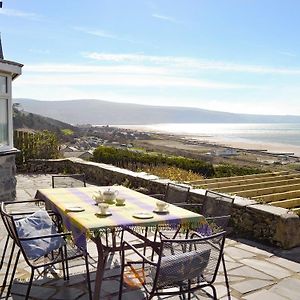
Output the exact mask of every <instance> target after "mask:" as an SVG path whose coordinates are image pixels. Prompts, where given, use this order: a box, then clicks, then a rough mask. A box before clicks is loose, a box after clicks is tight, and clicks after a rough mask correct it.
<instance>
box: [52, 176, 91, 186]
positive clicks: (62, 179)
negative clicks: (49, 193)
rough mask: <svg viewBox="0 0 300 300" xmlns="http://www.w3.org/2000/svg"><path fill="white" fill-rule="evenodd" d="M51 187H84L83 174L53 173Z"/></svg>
mask: <svg viewBox="0 0 300 300" xmlns="http://www.w3.org/2000/svg"><path fill="white" fill-rule="evenodd" d="M52 187H53V188H66V187H86V180H85V174H68V175H53V176H52Z"/></svg>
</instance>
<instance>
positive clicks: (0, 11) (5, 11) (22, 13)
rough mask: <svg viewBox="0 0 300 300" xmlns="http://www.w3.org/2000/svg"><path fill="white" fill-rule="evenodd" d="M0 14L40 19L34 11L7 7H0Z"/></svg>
mask: <svg viewBox="0 0 300 300" xmlns="http://www.w3.org/2000/svg"><path fill="white" fill-rule="evenodd" d="M0 14H2V15H5V16H9V17H18V18H25V19H30V20H35V21H37V20H40V19H41V16H40V15H37V14H35V13H30V12H25V11H20V10H15V9H9V8H2V9H0Z"/></svg>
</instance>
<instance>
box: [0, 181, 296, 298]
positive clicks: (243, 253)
mask: <svg viewBox="0 0 300 300" xmlns="http://www.w3.org/2000/svg"><path fill="white" fill-rule="evenodd" d="M46 187H51V175H18V176H17V199H18V200H27V199H30V198H33V197H34V195H35V192H36V190H37V189H38V188H46ZM24 208H25V209H28V206H24V205H22V206H20V209H24ZM1 228H2V229H4V226H3V224H2V223H1ZM299 230H300V228H299ZM125 239H133V237H132V236H130V235H127V236H125ZM4 242H5V230H1V231H0V249H1V250H2V249H3V247H4ZM1 253H2V252H1ZM89 253H90V256H91V258H90V270H91V280H92V288H93V284H94V281H95V267H96V264H95V262H96V261H97V251H96V249H95V246H94V245H93V243H92V242H89ZM131 255H132V254H131V253H128V256H129V257H130V256H131ZM225 257H226V265H227V270H228V274H229V280H230V289H231V298H230V299H232V300H234V299H245V300H253V299H264V300H268V299H270V300H280V299H293V300H298V299H300V247H299V248H294V249H292V250H281V249H276V248H273V247H267V246H264V245H261V244H258V243H256V242H252V241H249V240H244V239H237V240H233V239H229V238H228V239H227V241H226V247H225ZM5 269H6V268H5V265H4V267H3V268H2V269H1V270H0V280H1V283H2V279H3V276H4V270H5ZM17 270H18V271H17V274H16V276H15V277H16V278H17V279H16V280H15V281H14V285H13V290H12V292H13V293H12V296H11V297H10V298H9V299H20V300H21V299H24V292H25V291H26V288H27V283H26V279H27V278H28V275H29V273H28V269H27V268H26V264H25V262H24V261H23V262H21V263H19V264H18V269H17ZM84 270H85V266H84V261H83V260H81V259H78V260H76V261H73V262H71V268H70V274H71V277H70V281H68V282H67V281H66V282H65V281H64V280H63V279H62V278H61V273H62V272H61V270H60V269H56V270H51V271H52V272H49V273H48V274H47V276H43V277H42V278H38V279H36V280H34V285H33V288H32V291H31V298H32V299H44V300H45V299H57V300H58V299H70V300H71V299H78V300H79V299H80V300H84V299H88V296H87V286H86V282H85V279H86V278H85V273H84ZM119 272H120V268H119V254H117V253H116V254H114V255H111V256H110V259H109V260H108V263H107V267H106V273H105V279H104V282H103V285H102V293H101V295H102V298H103V299H104V300H111V299H117V297H118V289H119ZM215 286H216V287H217V291H218V297H219V299H222V300H224V299H229V297H228V296H227V289H226V285H225V281H224V275H223V271H222V269H221V270H220V272H219V275H218V277H217V280H216V284H215ZM2 298H3V299H5V290H4V292H3V293H2V295H1V297H0V299H2ZM165 298H166V299H180V298H179V297H174V296H173V297H163V298H159V299H165ZM209 298H210V297H209V296H208V295H206V294H204V293H203V292H197V293H195V294H194V295H193V298H192V299H209ZM123 299H125V300H131V299H132V300H133V299H134V300H135V299H136V300H139V299H144V294H143V292H142V291H141V290H140V289H130V288H129V287H127V288H124V293H123Z"/></svg>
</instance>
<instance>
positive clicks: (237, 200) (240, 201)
mask: <svg viewBox="0 0 300 300" xmlns="http://www.w3.org/2000/svg"><path fill="white" fill-rule="evenodd" d="M253 204H257V202H256V201H255V200H251V199H247V198H243V197H239V196H234V205H237V206H240V207H245V206H250V205H253Z"/></svg>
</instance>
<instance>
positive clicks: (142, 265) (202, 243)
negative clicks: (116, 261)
mask: <svg viewBox="0 0 300 300" xmlns="http://www.w3.org/2000/svg"><path fill="white" fill-rule="evenodd" d="M224 242H225V232H220V233H217V234H214V235H211V236H208V237H202V236H200V235H199V234H198V233H192V235H191V236H190V238H188V239H164V238H163V237H162V236H161V239H160V243H156V245H155V246H158V247H154V248H153V250H154V251H155V252H156V253H157V255H156V256H155V258H156V259H155V260H153V259H150V258H147V257H146V256H145V255H144V254H142V253H140V251H139V250H138V249H137V248H135V247H134V246H133V245H131V244H130V243H128V242H126V241H125V242H123V244H122V265H121V282H120V290H119V299H120V300H121V299H122V291H123V282H124V270H125V268H128V269H129V270H130V271H131V272H132V273H133V274H135V275H136V279H137V280H138V281H139V283H140V285H141V286H143V287H144V289H145V291H146V293H147V295H149V298H148V299H151V298H152V297H154V296H163V295H185V294H186V293H187V294H188V299H190V297H191V292H194V291H195V290H197V289H203V288H205V287H211V288H212V291H213V297H214V299H217V292H216V288H215V287H214V285H213V284H214V281H215V279H216V276H217V272H218V268H219V265H220V261H221V258H222V254H223V249H224ZM125 249H129V250H132V251H133V252H134V254H135V255H136V256H137V257H139V259H138V260H136V261H129V260H128V261H125ZM125 274H126V273H125ZM204 292H205V291H204ZM206 293H207V292H206Z"/></svg>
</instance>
